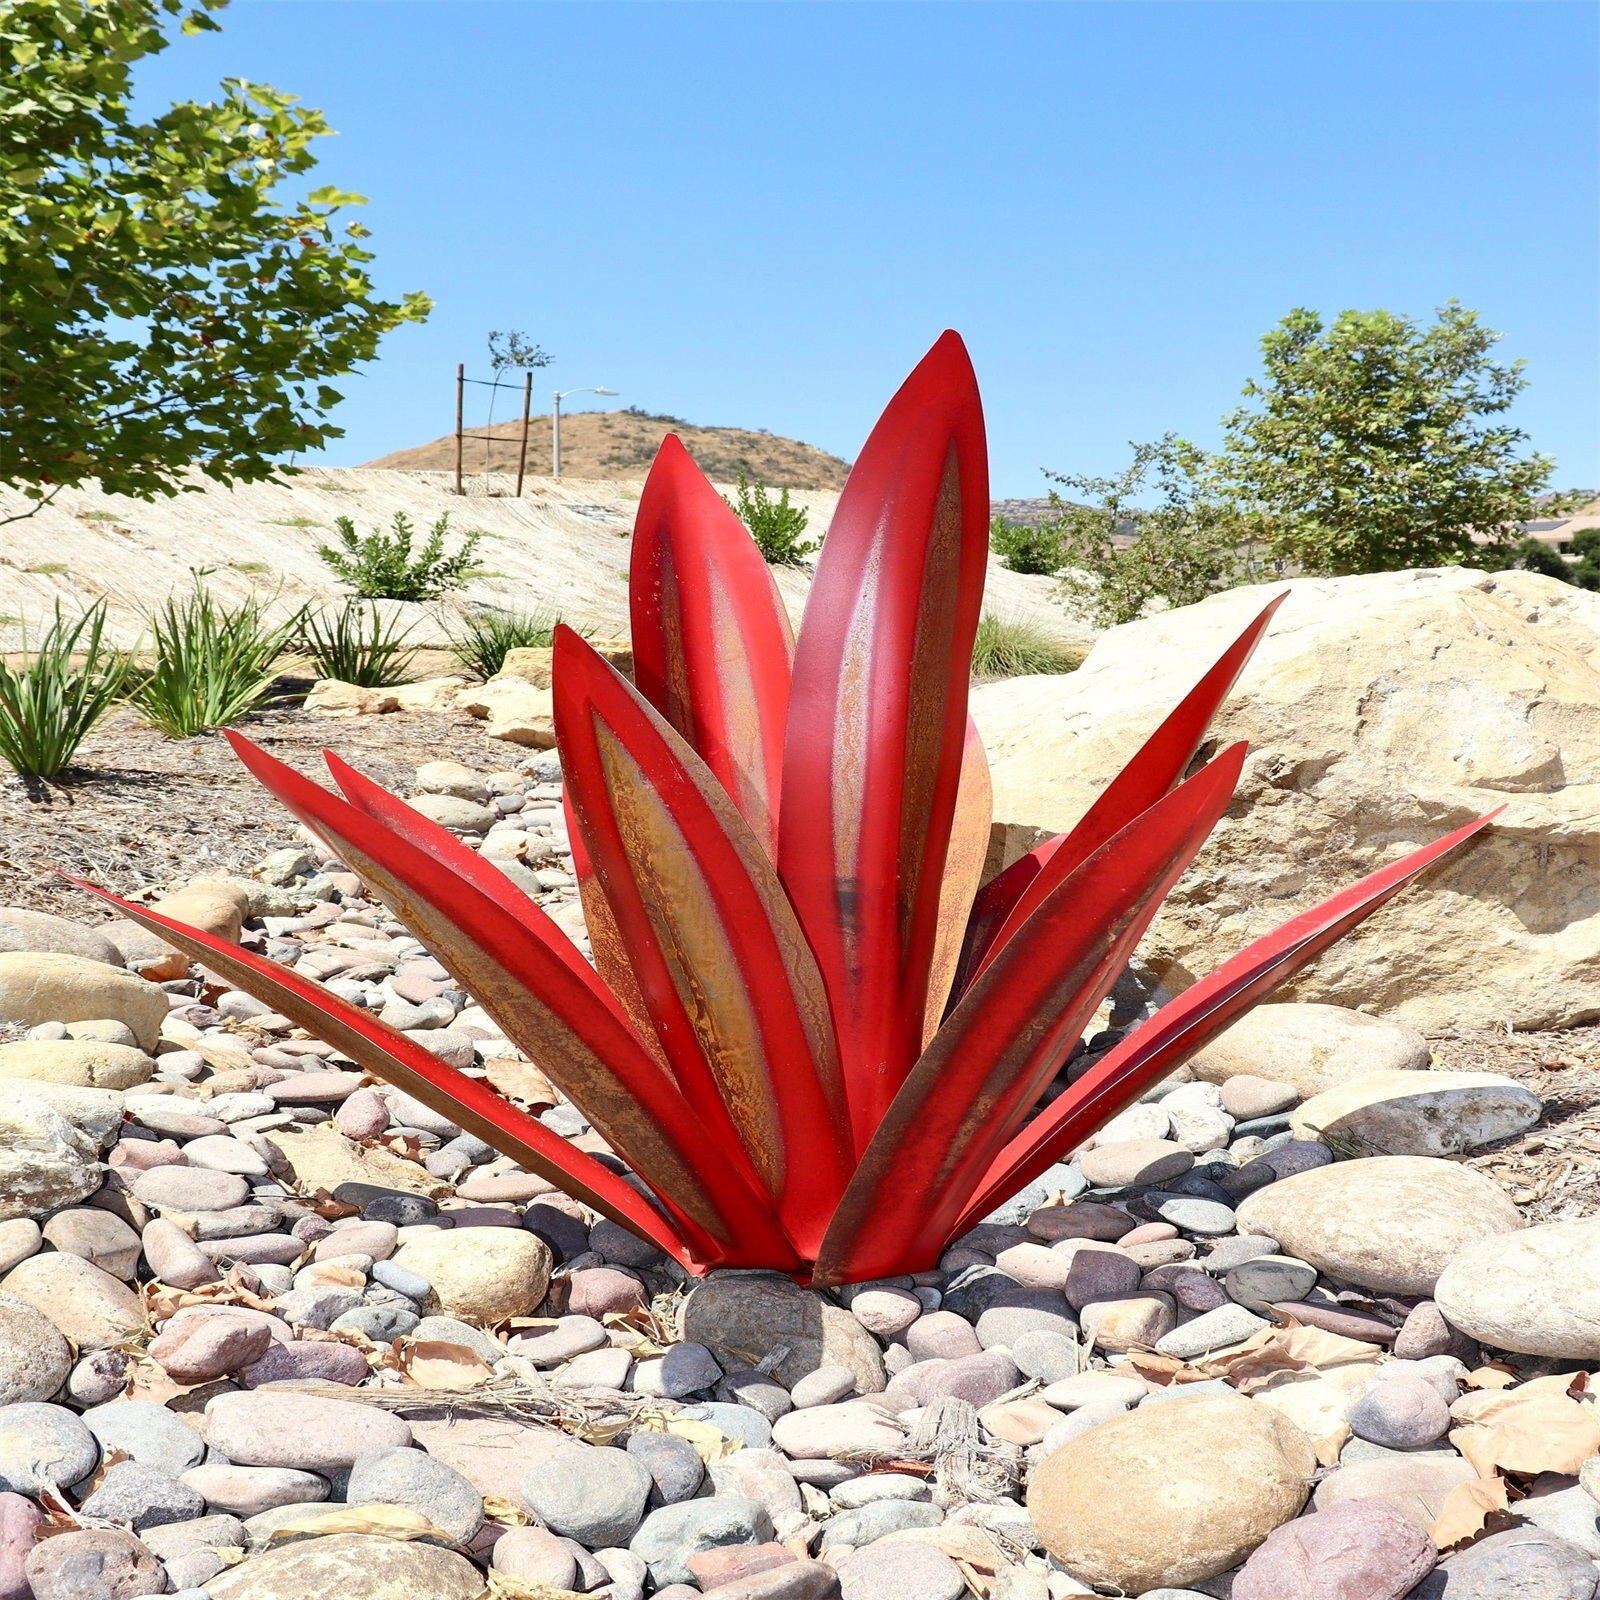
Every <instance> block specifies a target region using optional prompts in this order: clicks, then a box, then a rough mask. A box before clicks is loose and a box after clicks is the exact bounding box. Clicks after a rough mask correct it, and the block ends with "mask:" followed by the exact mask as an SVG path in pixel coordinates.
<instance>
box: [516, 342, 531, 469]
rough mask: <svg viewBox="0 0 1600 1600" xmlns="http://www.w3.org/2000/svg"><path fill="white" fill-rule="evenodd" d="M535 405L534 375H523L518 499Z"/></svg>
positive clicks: (518, 457) (526, 373)
mask: <svg viewBox="0 0 1600 1600" xmlns="http://www.w3.org/2000/svg"><path fill="white" fill-rule="evenodd" d="M532 405H533V374H532V373H531V372H525V373H523V375H522V445H521V447H520V449H519V450H518V453H517V499H519V500H520V499H521V498H522V479H523V475H524V474H525V473H526V472H527V470H528V415H529V411H530V408H531V407H532Z"/></svg>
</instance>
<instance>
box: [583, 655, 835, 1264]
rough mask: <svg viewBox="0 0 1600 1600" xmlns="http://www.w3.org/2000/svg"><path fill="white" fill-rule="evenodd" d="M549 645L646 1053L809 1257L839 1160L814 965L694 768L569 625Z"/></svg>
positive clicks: (588, 846) (728, 815) (724, 808)
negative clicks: (725, 1141)
mask: <svg viewBox="0 0 1600 1600" xmlns="http://www.w3.org/2000/svg"><path fill="white" fill-rule="evenodd" d="M555 652H556V653H555V684H556V689H555V716H556V731H557V735H558V737H559V738H560V741H561V748H562V751H563V752H564V754H565V758H566V775H567V792H568V794H569V796H570V797H571V800H572V809H573V814H574V816H575V818H576V820H577V824H578V833H579V835H580V836H581V838H582V840H583V848H584V851H585V853H586V854H587V856H588V858H589V864H590V867H591V869H592V871H593V873H594V876H595V879H596V881H597V882H598V884H599V885H600V887H601V888H602V889H603V890H604V891H605V898H606V902H607V904H608V906H609V908H610V912H611V918H612V922H613V924H614V926H615V929H616V936H617V938H618V940H619V942H620V945H621V948H622V951H623V953H624V954H625V956H626V959H627V962H628V964H629V966H630V967H631V968H632V971H633V974H634V977H635V978H636V979H637V981H638V984H639V990H640V994H641V996H642V998H643V1002H644V1005H645V1007H646V1009H647V1010H648V1012H649V1014H650V1017H651V1019H652V1021H653V1022H654V1024H655V1030H656V1036H657V1038H658V1039H659V1040H660V1043H661V1048H662V1053H663V1055H664V1056H665V1058H666V1061H667V1063H668V1065H669V1067H670V1069H671V1071H672V1073H673V1075H674V1077H675V1078H676V1079H677V1082H678V1084H679V1085H680V1086H681V1088H682V1089H683V1092H684V1093H685V1094H686V1095H687V1096H688V1097H689V1100H690V1102H691V1104H693V1105H694V1107H695V1108H696V1110H697V1111H698V1112H699V1114H700V1115H702V1116H703V1117H704V1118H705V1119H706V1122H707V1125H708V1127H709V1128H711V1129H712V1130H713V1131H719V1130H722V1129H723V1128H724V1126H725V1125H726V1127H727V1130H728V1135H729V1136H730V1137H731V1138H733V1139H735V1140H737V1141H738V1143H739V1145H740V1146H741V1147H742V1149H743V1151H744V1152H745V1154H746V1155H747V1156H748V1158H749V1162H750V1165H751V1167H752V1169H753V1171H754V1173H755V1175H756V1177H757V1178H758V1180H759V1182H760V1183H761V1185H762V1186H763V1188H764V1189H765V1190H766V1191H767V1193H768V1194H770V1195H771V1197H772V1199H773V1202H774V1204H775V1205H776V1207H777V1211H778V1215H779V1217H780V1218H781V1219H782V1221H783V1225H784V1228H785V1230H786V1231H787V1233H788V1234H789V1237H790V1238H791V1239H793V1241H794V1242H795V1245H796V1247H797V1248H798V1249H799V1250H800V1251H801V1252H802V1253H803V1254H805V1255H807V1256H809V1255H810V1254H811V1253H812V1252H813V1251H814V1249H815V1246H816V1244H817V1242H818V1241H819V1240H820V1239H821V1237H822V1232H823V1229H824V1228H825V1227H826V1226H827V1221H828V1216H829V1213H830V1212H831V1210H832V1207H833V1201H834V1198H835V1197H836V1196H837V1194H838V1193H839V1190H840V1189H841V1188H842V1187H843V1185H844V1182H845V1179H846V1177H847V1176H848V1173H849V1169H850V1160H851V1155H852V1152H851V1149H850V1145H849V1140H848V1137H847V1131H846V1130H847V1113H846V1108H845V1102H844V1092H843V1086H842V1083H841V1081H840V1074H839V1066H838V1058H837V1055H836V1053H835V1047H834V1041H833V1028H832V1024H831V1021H830V1018H829V1015H828V1003H827V994H826V992H825V990H824V989H823V986H822V975H821V973H820V972H818V970H817V965H816V962H815V960H814V959H813V958H812V956H811V952H810V951H809V950H808V949H807V947H806V942H805V939H804V937H803V936H802V934H801V932H800V926H799V924H798V922H797V921H796V920H795V915H794V911H793V909H792V907H791V906H790V905H789V901H788V899H787V897H786V896H785V895H784V892H783V886H782V885H781V884H780V883H779V882H778V877H777V873H776V871H775V870H774V868H773V865H772V862H771V860H770V858H769V857H768V856H767V854H766V852H765V851H764V850H763V849H762V848H761V845H760V842H759V841H758V840H757V839H756V837H755V835H754V833H753V832H752V831H751V829H750V827H749V825H748V824H747V823H746V822H745V820H744V818H743V817H742V816H741V815H740V814H739V812H738V811H737V810H736V809H735V807H734V805H733V802H732V800H731V799H730V798H729V797H728V795H727V793H726V792H725V791H724V790H723V788H722V787H721V785H720V784H718V782H717V781H716V779H715V777H714V776H713V775H712V773H711V772H710V771H709V770H708V768H707V767H706V766H705V764H704V763H703V762H702V761H701V760H700V759H699V758H698V757H697V756H696V755H695V753H694V751H693V750H691V749H690V748H689V746H688V745H687V744H686V743H685V742H684V740H683V739H682V738H681V737H679V735H678V734H677V733H676V732H675V731H674V730H673V729H672V727H671V726H670V725H669V724H668V723H667V721H666V719H665V718H663V717H662V716H661V715H660V713H659V712H657V711H656V710H655V709H654V708H653V707H652V706H650V705H649V704H648V703H647V702H646V701H645V700H644V698H643V696H642V695H640V694H639V692H638V691H637V690H636V689H634V688H633V687H632V686H631V685H630V684H629V683H628V682H627V680H626V679H625V678H623V677H622V676H621V675H620V674H619V673H617V671H616V670H615V669H614V668H613V667H612V666H611V665H610V664H609V663H608V662H606V661H605V660H604V659H603V658H602V657H600V656H599V655H598V654H596V652H595V651H594V650H593V649H591V648H590V646H589V645H588V644H587V643H585V641H584V640H583V639H582V638H580V637H579V635H577V634H576V633H574V632H573V631H572V630H571V629H570V628H562V629H559V630H557V633H556V643H555Z"/></svg>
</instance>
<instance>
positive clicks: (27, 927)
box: [0, 906, 122, 967]
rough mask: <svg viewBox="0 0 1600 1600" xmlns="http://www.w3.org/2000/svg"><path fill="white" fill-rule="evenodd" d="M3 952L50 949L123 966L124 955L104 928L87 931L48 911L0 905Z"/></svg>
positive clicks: (89, 959) (79, 924) (75, 923)
mask: <svg viewBox="0 0 1600 1600" xmlns="http://www.w3.org/2000/svg"><path fill="white" fill-rule="evenodd" d="M0 950H34V951H39V950H50V951H54V952H55V953H56V954H57V955H63V956H81V957H82V958H83V959H84V960H85V961H103V962H105V963H106V965H107V966H112V967H120V966H121V965H122V955H121V952H120V951H118V949H117V947H116V946H115V945H114V944H113V943H112V942H111V941H110V940H109V939H108V938H107V937H106V935H105V930H104V929H102V928H86V927H84V926H83V924H82V923H78V922H69V921H68V920H67V919H66V918H65V917H55V916H52V915H51V914H50V913H49V912H48V911H30V910H29V909H28V908H27V907H26V906H0Z"/></svg>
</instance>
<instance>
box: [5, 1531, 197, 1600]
mask: <svg viewBox="0 0 1600 1600" xmlns="http://www.w3.org/2000/svg"><path fill="white" fill-rule="evenodd" d="M23 1571H24V1572H25V1574H26V1575H27V1580H28V1582H29V1583H30V1584H32V1585H33V1590H32V1593H33V1597H34V1600H88V1597H90V1596H93V1597H94V1600H101V1597H102V1596H103V1597H104V1600H133V1597H134V1596H136V1595H151V1594H160V1593H161V1592H162V1591H163V1590H164V1589H165V1588H166V1586H167V1582H166V1574H165V1573H164V1572H163V1571H162V1570H161V1563H160V1562H159V1561H157V1560H156V1558H155V1557H154V1556H153V1555H152V1554H151V1553H150V1552H149V1551H148V1550H147V1549H146V1548H145V1547H144V1545H142V1544H141V1543H140V1542H139V1541H138V1540H137V1539H136V1538H134V1536H133V1535H132V1534H131V1533H125V1532H123V1531H122V1530H121V1529H120V1528H80V1529H78V1530H77V1531H76V1532H73V1533H60V1534H57V1535H56V1536H55V1537H54V1538H52V1539H41V1540H40V1541H39V1542H38V1543H37V1544H36V1545H35V1546H34V1547H33V1550H32V1552H31V1553H30V1554H29V1556H28V1560H27V1563H26V1564H25V1566H24V1568H23Z"/></svg>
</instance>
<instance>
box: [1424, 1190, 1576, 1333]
mask: <svg viewBox="0 0 1600 1600" xmlns="http://www.w3.org/2000/svg"><path fill="white" fill-rule="evenodd" d="M1434 1301H1435V1303H1436V1305H1437V1307H1438V1309H1439V1311H1440V1312H1441V1313H1443V1315H1444V1318H1445V1320H1446V1321H1447V1322H1448V1323H1449V1325H1450V1326H1451V1327H1454V1328H1459V1329H1460V1330H1461V1331H1462V1332H1463V1333H1466V1334H1470V1335H1471V1336H1472V1337H1473V1338H1474V1339H1480V1340H1482V1341H1483V1343H1485V1344H1490V1345H1493V1346H1495V1348H1496V1349H1500V1350H1515V1351H1517V1352H1519V1353H1520V1354H1523V1355H1538V1356H1554V1357H1557V1358H1560V1359H1565V1360H1590V1359H1593V1358H1596V1357H1600V1217H1579V1218H1573V1219H1571V1220H1569V1221H1565V1222H1546V1223H1542V1224H1541V1225H1539V1226H1538V1227H1535V1228H1529V1229H1527V1230H1526V1231H1525V1232H1522V1233H1518V1234H1515V1235H1514V1236H1512V1237H1510V1238H1488V1239H1478V1240H1473V1241H1471V1242H1469V1243H1466V1244H1464V1245H1463V1246H1462V1247H1461V1248H1460V1249H1459V1250H1458V1251H1457V1252H1456V1253H1455V1254H1454V1255H1453V1256H1452V1257H1451V1258H1450V1261H1449V1263H1448V1265H1446V1267H1445V1269H1444V1271H1443V1272H1442V1273H1440V1275H1439V1281H1438V1285H1437V1287H1436V1289H1435V1292H1434Z"/></svg>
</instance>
